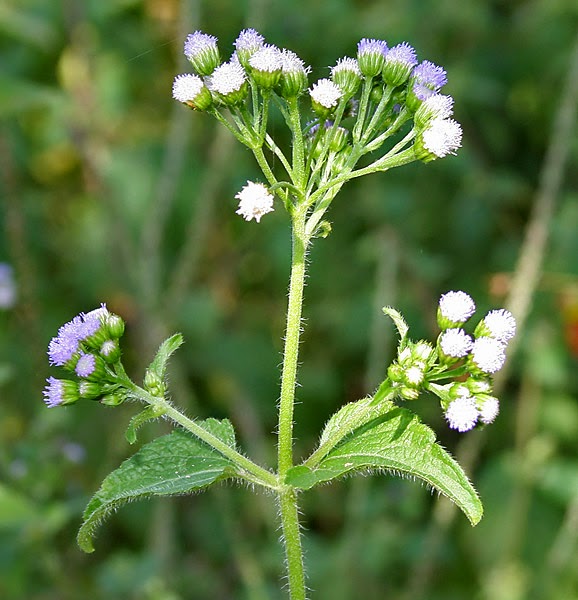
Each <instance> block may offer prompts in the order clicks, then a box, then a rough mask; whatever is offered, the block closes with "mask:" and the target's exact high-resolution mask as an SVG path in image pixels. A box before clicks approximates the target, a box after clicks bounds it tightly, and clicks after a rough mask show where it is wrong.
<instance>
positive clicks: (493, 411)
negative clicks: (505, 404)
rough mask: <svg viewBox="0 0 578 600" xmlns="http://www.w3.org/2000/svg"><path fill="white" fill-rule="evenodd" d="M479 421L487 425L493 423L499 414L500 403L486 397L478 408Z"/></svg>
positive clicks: (495, 399) (490, 397) (491, 397)
mask: <svg viewBox="0 0 578 600" xmlns="http://www.w3.org/2000/svg"><path fill="white" fill-rule="evenodd" d="M479 411H480V421H481V422H482V423H485V424H486V425H488V424H489V423H493V422H494V421H495V419H496V417H497V416H498V413H499V412H500V403H499V401H498V399H497V398H494V397H493V396H487V397H485V398H484V400H483V402H481V406H479Z"/></svg>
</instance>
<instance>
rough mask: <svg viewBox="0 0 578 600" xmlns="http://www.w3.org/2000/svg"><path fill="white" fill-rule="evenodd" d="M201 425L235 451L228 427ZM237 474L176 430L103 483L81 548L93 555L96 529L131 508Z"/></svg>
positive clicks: (211, 421) (87, 514)
mask: <svg viewBox="0 0 578 600" xmlns="http://www.w3.org/2000/svg"><path fill="white" fill-rule="evenodd" d="M201 425H202V426H203V428H205V429H207V430H208V431H210V432H211V433H212V434H213V435H215V436H217V437H218V438H219V439H221V440H222V441H224V442H225V443H226V444H228V445H229V446H231V447H234V446H235V432H234V430H233V426H232V425H231V423H230V422H229V421H227V420H223V421H217V420H216V419H207V420H206V421H203V422H202V423H201ZM235 474H236V469H235V465H234V463H232V462H231V461H230V460H228V459H227V458H225V457H223V456H222V455H221V454H219V453H218V452H216V451H215V450H214V449H213V448H211V447H210V446H208V445H207V444H205V443H204V442H201V441H200V440H199V439H197V438H196V437H194V436H193V435H192V434H191V433H189V432H188V431H185V430H182V429H177V430H176V431H173V432H172V433H170V434H169V435H165V436H163V437H160V438H157V439H156V440H154V441H153V442H151V443H150V444H146V445H145V446H143V447H142V448H141V449H140V450H139V451H138V452H137V453H136V454H135V455H134V456H132V457H131V458H129V459H127V460H126V461H125V462H124V463H122V465H121V466H120V467H119V468H118V469H116V470H115V471H113V472H112V473H110V474H109V475H108V476H107V477H106V478H105V479H104V481H103V482H102V485H101V487H100V489H99V490H98V492H96V494H95V495H94V496H93V498H92V499H91V501H90V502H89V503H88V506H87V507H86V510H85V511H84V515H83V518H84V522H83V524H82V526H81V528H80V531H79V532H78V537H77V541H78V545H79V546H80V547H81V549H82V550H84V551H85V552H92V551H93V550H94V547H93V544H92V538H93V535H94V531H95V529H96V528H97V527H98V525H99V524H100V522H101V521H102V520H103V519H104V518H106V517H107V516H108V515H109V514H110V513H111V512H112V511H114V510H115V509H117V508H118V507H120V506H122V505H123V504H126V503H127V502H131V501H133V500H139V499H142V498H148V497H150V496H172V495H176V494H186V493H191V492H196V491H199V490H202V489H204V488H206V487H207V486H209V485H211V484H212V483H215V482H216V481H220V480H223V479H226V478H228V477H232V476H234V475H235Z"/></svg>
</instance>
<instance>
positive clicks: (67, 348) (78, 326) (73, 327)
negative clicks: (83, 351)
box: [48, 304, 109, 367]
mask: <svg viewBox="0 0 578 600" xmlns="http://www.w3.org/2000/svg"><path fill="white" fill-rule="evenodd" d="M108 314H109V312H108V310H107V308H106V305H104V304H103V305H101V307H100V308H97V309H96V310H93V311H91V312H89V313H86V314H85V313H80V315H77V316H76V317H74V319H72V321H69V322H68V323H65V324H64V325H63V326H62V327H61V328H60V329H59V330H58V335H57V336H56V337H53V338H52V339H51V340H50V343H49V344H48V360H49V362H50V364H51V365H56V366H60V367H62V366H64V365H66V363H68V362H69V361H70V360H71V359H72V358H73V357H74V355H75V354H76V353H77V352H78V351H79V349H80V343H81V342H83V341H85V340H87V339H88V338H90V337H92V336H94V335H95V334H96V333H97V332H98V331H99V330H100V328H101V327H102V324H103V320H104V319H105V318H106V316H107V315H108Z"/></svg>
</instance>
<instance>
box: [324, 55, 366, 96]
mask: <svg viewBox="0 0 578 600" xmlns="http://www.w3.org/2000/svg"><path fill="white" fill-rule="evenodd" d="M361 77H362V75H361V71H360V70H359V65H358V64H357V61H356V60H355V59H354V58H349V57H346V58H340V59H339V60H338V61H337V64H336V65H335V66H334V67H332V68H331V80H332V81H333V83H336V84H337V85H338V86H339V87H340V89H341V90H342V92H343V93H344V94H345V95H346V96H353V95H354V94H355V92H357V90H358V88H359V84H360V83H361Z"/></svg>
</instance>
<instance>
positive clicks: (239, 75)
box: [207, 60, 247, 96]
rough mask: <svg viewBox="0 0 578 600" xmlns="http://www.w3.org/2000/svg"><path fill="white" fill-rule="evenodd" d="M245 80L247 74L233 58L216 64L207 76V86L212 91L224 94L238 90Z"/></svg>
mask: <svg viewBox="0 0 578 600" xmlns="http://www.w3.org/2000/svg"><path fill="white" fill-rule="evenodd" d="M246 80H247V75H246V74H245V71H244V69H243V67H242V66H241V65H240V64H239V62H238V61H237V60H235V61H231V62H228V63H223V64H222V65H220V66H218V67H217V68H216V69H215V70H214V71H213V74H212V75H211V76H210V77H208V78H207V87H208V88H209V89H210V90H211V91H212V92H217V93H218V94H221V95H223V96H226V95H227V94H231V93H232V92H238V91H239V90H240V89H241V88H242V87H243V84H244V83H245V81H246Z"/></svg>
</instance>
